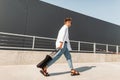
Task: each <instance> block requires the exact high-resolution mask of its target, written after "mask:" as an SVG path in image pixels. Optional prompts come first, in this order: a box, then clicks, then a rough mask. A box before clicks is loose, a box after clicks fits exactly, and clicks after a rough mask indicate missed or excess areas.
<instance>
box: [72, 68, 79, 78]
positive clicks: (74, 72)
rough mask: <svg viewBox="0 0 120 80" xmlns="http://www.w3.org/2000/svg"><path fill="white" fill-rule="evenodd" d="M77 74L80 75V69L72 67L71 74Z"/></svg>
mask: <svg viewBox="0 0 120 80" xmlns="http://www.w3.org/2000/svg"><path fill="white" fill-rule="evenodd" d="M75 75H80V73H79V72H78V71H76V70H75V69H72V70H71V76H75Z"/></svg>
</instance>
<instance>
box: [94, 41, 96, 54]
mask: <svg viewBox="0 0 120 80" xmlns="http://www.w3.org/2000/svg"><path fill="white" fill-rule="evenodd" d="M93 52H94V54H95V53H96V43H94V44H93Z"/></svg>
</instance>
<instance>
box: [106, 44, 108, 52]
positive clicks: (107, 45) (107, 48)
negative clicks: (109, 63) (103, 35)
mask: <svg viewBox="0 0 120 80" xmlns="http://www.w3.org/2000/svg"><path fill="white" fill-rule="evenodd" d="M106 52H107V53H108V44H106Z"/></svg>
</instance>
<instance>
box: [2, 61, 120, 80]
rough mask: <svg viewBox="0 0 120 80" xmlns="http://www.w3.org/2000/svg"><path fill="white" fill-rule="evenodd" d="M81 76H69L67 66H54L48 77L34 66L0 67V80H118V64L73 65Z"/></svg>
mask: <svg viewBox="0 0 120 80" xmlns="http://www.w3.org/2000/svg"><path fill="white" fill-rule="evenodd" d="M74 67H75V68H76V69H77V70H78V71H80V73H81V75H79V76H71V75H70V73H69V67H68V65H67V64H54V65H52V66H51V67H50V68H49V69H48V71H49V73H50V75H51V76H50V77H44V76H43V75H41V74H40V72H39V69H38V68H36V66H35V65H9V66H0V79H1V80H120V63H118V62H117V63H75V64H74Z"/></svg>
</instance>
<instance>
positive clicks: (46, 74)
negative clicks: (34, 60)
mask: <svg viewBox="0 0 120 80" xmlns="http://www.w3.org/2000/svg"><path fill="white" fill-rule="evenodd" d="M40 72H41V74H43V75H44V76H46V77H47V76H50V75H49V74H48V72H45V71H43V70H40Z"/></svg>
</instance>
